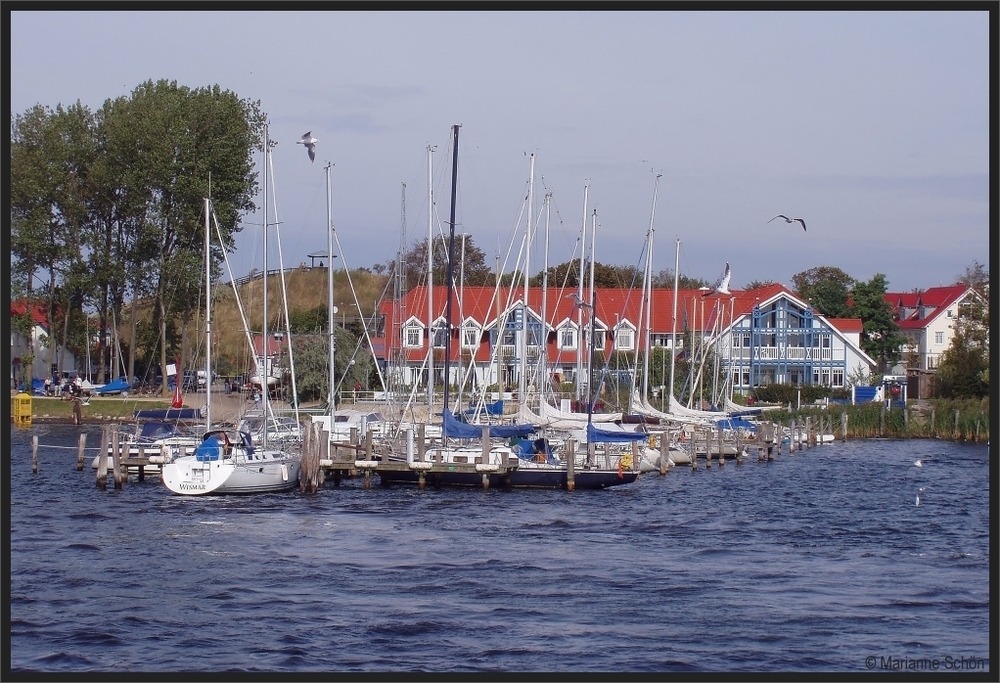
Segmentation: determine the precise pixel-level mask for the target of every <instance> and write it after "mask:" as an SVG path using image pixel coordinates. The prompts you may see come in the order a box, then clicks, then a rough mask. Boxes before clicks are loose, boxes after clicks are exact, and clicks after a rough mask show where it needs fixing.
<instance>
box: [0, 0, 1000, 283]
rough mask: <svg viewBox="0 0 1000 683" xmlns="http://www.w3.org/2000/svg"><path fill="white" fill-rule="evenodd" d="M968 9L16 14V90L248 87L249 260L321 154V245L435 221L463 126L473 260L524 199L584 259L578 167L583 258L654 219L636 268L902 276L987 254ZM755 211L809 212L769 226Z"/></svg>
mask: <svg viewBox="0 0 1000 683" xmlns="http://www.w3.org/2000/svg"><path fill="white" fill-rule="evenodd" d="M84 6H85V5H84ZM105 6H107V5H105ZM214 6H215V7H218V5H214ZM295 6H296V7H301V6H300V5H295ZM416 6H417V7H419V5H416ZM60 7H67V5H60ZM353 7H357V5H353ZM983 7H984V9H985V8H986V7H989V5H983ZM995 16H996V15H995V14H994V18H995ZM990 20H991V17H990V14H989V13H988V12H987V11H878V12H858V11H753V10H750V11H649V12H647V11H571V10H567V11H559V10H557V11H530V12H515V11H323V12H311V11H306V12H303V11H275V10H271V11H264V10H262V11H249V12H246V11H243V12H239V11H168V12H162V11H141V10H135V9H130V10H127V11H86V10H84V11H45V12H38V11H12V12H11V21H10V45H9V49H10V60H9V68H10V109H11V114H12V116H13V115H16V114H19V113H23V112H25V111H26V110H28V109H29V108H31V107H33V106H34V105H36V104H42V105H45V106H50V107H55V106H56V105H58V104H64V105H68V104H72V103H74V102H76V101H78V100H79V101H80V102H82V103H83V104H85V105H87V106H88V107H90V108H91V109H93V110H97V109H99V108H100V107H101V106H102V104H103V103H104V102H105V101H106V100H107V99H113V98H117V97H128V96H129V95H130V94H131V93H132V92H133V91H134V90H135V89H136V87H137V86H139V85H140V84H141V83H143V82H145V81H147V80H150V79H152V80H159V79H168V80H176V81H177V82H178V83H179V84H180V85H186V86H189V87H192V88H197V87H201V86H209V85H215V84H217V85H219V86H220V87H221V88H223V89H225V90H230V91H232V92H234V93H236V94H237V95H238V96H239V97H240V98H243V99H249V100H259V101H260V106H261V109H262V111H263V112H264V113H265V114H266V115H267V117H268V120H269V133H270V137H271V138H272V139H273V140H275V141H276V142H277V146H276V148H275V150H274V153H273V166H274V183H273V191H274V197H275V199H276V201H275V205H276V207H277V221H278V222H279V226H278V227H277V229H275V230H272V235H271V237H270V238H269V240H268V247H267V252H268V267H269V268H277V267H278V265H279V262H278V254H279V253H280V257H281V262H283V264H284V265H285V266H286V267H293V266H296V265H298V264H300V263H308V261H309V259H308V258H307V254H310V253H315V252H324V253H325V252H326V250H327V200H326V192H327V180H326V170H325V166H326V165H327V163H330V164H332V166H331V168H330V186H331V188H332V190H331V202H330V206H331V215H332V222H333V225H334V229H335V232H336V236H337V238H338V240H339V243H340V246H341V248H342V250H341V249H338V250H337V252H338V253H340V258H338V263H339V264H340V265H343V264H344V263H346V264H347V266H349V267H351V268H356V267H358V266H371V265H372V264H375V263H385V262H387V261H391V260H393V259H394V258H395V256H396V253H397V251H398V250H399V248H400V244H401V242H404V241H405V243H406V246H407V247H408V246H410V245H411V244H412V242H413V241H414V240H417V239H423V238H425V237H426V236H427V232H428V225H429V224H430V225H431V226H432V227H433V229H434V230H435V232H436V233H439V232H440V231H445V232H447V224H448V221H449V213H450V207H451V167H452V154H451V150H452V141H451V129H452V126H453V125H455V124H457V125H460V126H461V128H460V134H459V161H458V198H457V203H456V223H457V225H456V234H461V233H463V232H464V233H467V234H468V235H470V236H471V239H472V240H473V241H474V242H475V243H476V244H477V245H478V246H479V247H480V248H481V249H483V251H484V252H485V253H486V256H487V262H488V263H489V264H490V265H493V263H494V259H495V257H496V255H497V254H499V255H500V257H501V260H502V261H503V259H505V257H506V255H507V253H508V251H509V250H512V256H511V257H510V260H508V261H507V264H508V265H507V267H506V268H505V270H510V269H511V268H512V267H513V264H514V258H515V257H516V254H517V252H518V249H519V247H520V245H521V242H522V240H523V238H524V234H525V231H526V227H527V222H528V220H527V215H528V214H529V213H530V215H531V216H532V225H533V227H534V229H535V237H534V239H533V248H532V250H531V256H530V259H531V261H530V269H531V271H532V272H537V271H538V270H540V269H541V267H542V266H543V264H544V250H545V233H546V226H548V230H547V232H548V235H549V239H548V243H549V259H548V261H549V263H550V265H554V264H557V263H561V262H564V261H566V260H569V259H570V258H578V257H579V252H578V251H575V250H576V249H578V240H579V236H580V232H581V227H582V226H583V224H584V198H585V187H586V188H587V190H586V204H587V213H588V218H587V233H588V234H587V241H588V250H589V242H590V232H591V230H592V221H593V213H594V212H595V211H596V215H597V228H596V255H595V258H596V260H598V261H600V262H602V263H608V264H621V265H626V264H629V265H635V266H638V267H642V265H643V263H644V258H645V257H644V251H643V249H644V245H645V243H646V235H647V232H648V231H649V228H650V226H651V225H652V227H653V235H654V238H653V270H654V271H659V270H661V269H670V270H671V271H672V270H673V267H674V263H675V258H677V259H679V263H680V272H681V274H682V275H685V276H688V277H695V278H701V279H704V280H707V281H709V282H711V281H714V280H715V279H716V278H717V277H718V276H719V275H721V273H722V271H723V269H724V268H725V264H726V263H729V264H730V267H731V271H732V283H731V286H732V287H733V288H736V289H740V288H743V287H745V286H746V285H747V284H749V283H751V282H754V281H758V282H762V281H768V280H770V281H774V282H779V283H782V284H785V285H786V286H788V287H792V277H793V276H794V275H795V274H797V273H801V272H803V271H805V270H808V269H810V268H814V267H819V266H832V267H836V268H840V269H841V270H843V271H844V272H846V273H847V274H848V275H850V276H851V277H853V278H854V279H857V280H862V281H868V280H870V279H871V278H872V277H873V276H874V275H876V274H878V273H882V274H884V275H885V276H886V278H887V280H888V289H889V291H896V292H908V291H913V290H916V289H924V288H927V287H933V286H938V285H948V284H952V283H954V282H955V281H956V279H957V278H958V277H960V276H961V275H962V274H963V273H964V272H965V270H966V268H968V267H970V266H972V265H973V264H974V263H976V262H978V263H980V264H983V265H984V266H985V267H986V268H987V270H988V269H989V266H990V264H989V253H990V251H989V247H990V239H989V209H990V204H989V199H990V189H991V185H990V182H989V181H990V176H989V155H990V139H989V133H990V109H989V92H990V63H991V59H990V47H989V38H990ZM306 131H311V132H312V135H313V136H314V137H315V138H317V139H318V140H319V142H318V144H317V146H316V152H317V156H316V160H315V162H310V161H309V158H308V156H307V154H306V151H305V149H304V148H303V147H302V145H298V144H296V141H297V140H298V139H299V138H300V137H301V136H302V134H303V133H305V132H306ZM431 146H432V147H434V151H433V152H432V153H430V154H429V153H428V147H431ZM531 155H534V184H533V188H534V190H533V192H531V193H530V194H531V196H532V202H531V204H532V207H533V208H532V210H531V211H528V208H527V197H528V195H529V187H531V183H530V182H529V180H530V175H531V174H530V169H531V161H530V160H531ZM429 158H430V162H429V161H428V159H429ZM257 163H258V165H259V164H260V158H259V155H257ZM429 163H430V166H431V168H432V173H431V176H432V178H433V182H432V183H431V189H432V191H433V196H434V202H433V207H434V211H433V212H429V211H428V194H429V188H428V164H429ZM657 175H659V176H660V177H659V180H657V179H656V176H657ZM404 185H405V190H404ZM654 188H655V203H654ZM547 193H551V201H550V203H549V205H548V210H547V211H546V207H545V205H544V201H543V200H544V197H545V195H546V194H547ZM258 199H259V198H258ZM270 201H271V200H270V199H269V202H270ZM272 211H273V207H272ZM269 213H270V211H269ZM429 214H433V217H430V216H429ZM777 214H785V215H788V216H790V217H793V218H796V217H798V218H802V219H803V220H804V221H805V224H806V227H807V229H806V230H803V229H802V227H801V226H800V225H799V224H798V223H791V224H789V223H786V222H784V221H783V220H782V219H780V218H779V219H778V220H775V221H772V222H768V221H769V220H770V219H771V218H772V217H774V216H775V215H777ZM404 227H405V237H404ZM678 243H679V245H680V246H679V249H678V247H677V245H678ZM512 245H513V246H512ZM262 246H263V230H262V228H261V219H260V218H259V217H258V216H248V217H247V218H246V220H245V222H244V229H243V230H242V232H241V233H240V235H239V237H238V239H237V243H236V251H235V253H234V254H233V255H232V256H231V264H232V270H233V276H234V277H242V276H243V275H246V274H247V273H248V272H249V271H250V270H251V269H252V268H256V269H258V270H259V269H261V268H262V267H263V251H264V250H263V248H262Z"/></svg>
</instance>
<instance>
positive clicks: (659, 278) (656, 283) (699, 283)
mask: <svg viewBox="0 0 1000 683" xmlns="http://www.w3.org/2000/svg"><path fill="white" fill-rule="evenodd" d="M710 284H712V283H711V282H709V281H708V280H703V279H702V278H699V277H690V276H687V275H684V274H681V275H679V276H678V277H677V289H701V288H702V287H708V286H709V285H710ZM653 287H656V288H658V289H673V288H674V271H672V270H670V269H669V268H664V269H663V270H661V271H660V272H658V273H654V274H653Z"/></svg>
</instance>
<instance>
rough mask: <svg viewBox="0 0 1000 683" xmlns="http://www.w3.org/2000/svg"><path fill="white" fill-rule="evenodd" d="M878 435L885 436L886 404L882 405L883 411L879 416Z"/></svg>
mask: <svg viewBox="0 0 1000 683" xmlns="http://www.w3.org/2000/svg"><path fill="white" fill-rule="evenodd" d="M878 435H879V436H885V404H884V403H883V404H882V410H880V411H879V414H878Z"/></svg>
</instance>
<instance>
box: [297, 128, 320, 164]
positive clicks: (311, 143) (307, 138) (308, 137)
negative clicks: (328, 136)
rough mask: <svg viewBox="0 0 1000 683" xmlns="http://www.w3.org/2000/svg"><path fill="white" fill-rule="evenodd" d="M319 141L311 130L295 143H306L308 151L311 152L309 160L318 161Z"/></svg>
mask: <svg viewBox="0 0 1000 683" xmlns="http://www.w3.org/2000/svg"><path fill="white" fill-rule="evenodd" d="M317 142H319V140H317V139H316V138H314V137H313V135H312V131H309V132H308V133H306V134H305V135H303V136H302V139H301V140H298V141H297V142H296V143H295V144H297V145H305V146H306V151H307V152H309V161H316V143H317Z"/></svg>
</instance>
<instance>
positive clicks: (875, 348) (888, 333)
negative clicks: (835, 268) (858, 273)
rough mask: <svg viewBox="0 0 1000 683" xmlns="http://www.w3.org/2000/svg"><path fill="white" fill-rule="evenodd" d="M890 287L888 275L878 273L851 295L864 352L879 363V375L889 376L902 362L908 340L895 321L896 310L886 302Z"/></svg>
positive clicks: (857, 283) (853, 311)
mask: <svg viewBox="0 0 1000 683" xmlns="http://www.w3.org/2000/svg"><path fill="white" fill-rule="evenodd" d="M887 286H888V283H887V281H886V279H885V275H883V274H882V273H876V274H875V275H874V276H873V277H872V279H871V280H869V281H868V282H862V281H860V280H858V281H856V282H855V283H854V288H853V290H852V291H851V297H852V300H853V303H852V305H851V307H850V309H849V312H850V314H851V315H852V316H854V317H856V318H861V324H862V331H861V348H862V349H863V350H864V352H865V353H867V354H868V355H869V356H871V357H872V358H874V359H875V360H877V361H878V363H879V372H880V373H882V374H885V373H886V372H888V370H889V369H890V368H891V367H892V366H893V365H895V364H896V362H897V361H898V360H899V357H900V354H901V351H900V349H901V348H902V346H903V344H905V343H906V337H905V336H904V335H903V334H902V333H901V332H900V331H899V325H898V324H897V323H896V321H895V320H894V319H893V309H892V306H891V305H890V304H889V302H888V301H886V300H885V293H886V288H887Z"/></svg>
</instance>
